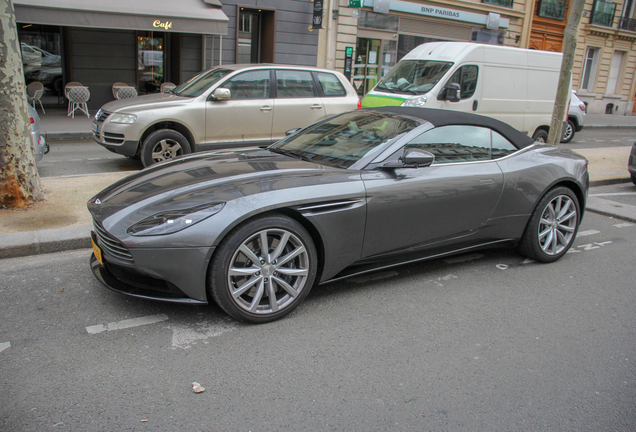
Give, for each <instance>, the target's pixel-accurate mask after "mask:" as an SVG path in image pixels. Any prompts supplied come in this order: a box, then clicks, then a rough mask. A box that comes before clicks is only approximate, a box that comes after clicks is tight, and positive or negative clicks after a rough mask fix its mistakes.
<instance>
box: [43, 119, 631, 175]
mask: <svg viewBox="0 0 636 432" xmlns="http://www.w3.org/2000/svg"><path fill="white" fill-rule="evenodd" d="M634 141H635V134H634V130H633V129H588V130H586V129H584V130H582V131H581V132H579V133H577V134H576V135H575V136H574V139H573V140H572V141H571V142H569V143H568V144H562V146H564V147H566V148H570V149H574V150H575V149H589V148H602V147H623V146H631V145H632V144H633V143H634ZM142 168H143V166H142V165H141V162H140V161H138V160H133V159H129V158H127V157H125V156H121V155H117V154H115V153H111V152H109V151H108V150H106V149H105V148H103V147H102V146H100V145H98V144H97V143H95V142H93V141H83V142H76V143H51V152H50V153H49V154H48V155H46V156H44V159H42V161H40V162H39V163H38V171H39V173H40V176H41V177H43V178H46V177H60V176H69V175H85V174H98V173H105V172H121V171H136V170H140V169H142Z"/></svg>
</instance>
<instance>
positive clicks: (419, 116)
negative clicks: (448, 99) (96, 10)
mask: <svg viewBox="0 0 636 432" xmlns="http://www.w3.org/2000/svg"><path fill="white" fill-rule="evenodd" d="M588 186H589V179H588V172H587V160H586V159H585V158H583V157H581V156H579V155H577V154H575V153H573V152H571V151H569V150H567V149H563V148H559V147H556V146H548V145H540V144H538V143H534V142H533V141H532V139H531V138H529V137H528V136H527V135H525V134H522V133H521V132H519V131H517V130H516V129H513V128H512V127H510V126H508V125H506V124H504V123H501V122H499V121H496V120H493V119H490V118H487V117H482V116H477V115H472V114H466V113H460V112H454V111H444V110H430V109H421V108H404V107H383V108H375V109H365V110H359V111H353V112H348V113H344V114H341V115H337V116H334V117H330V118H327V119H325V120H322V121H319V122H317V123H314V124H312V125H310V126H308V127H306V128H304V129H302V130H300V131H298V132H296V133H295V134H293V135H290V136H288V137H286V138H284V139H282V140H281V141H279V142H277V143H275V144H273V145H271V146H270V147H268V148H253V149H238V150H233V151H219V152H208V153H200V154H193V155H188V156H184V157H182V158H177V159H175V160H173V161H170V162H165V163H162V164H159V165H156V166H153V167H149V168H147V169H145V170H143V171H141V172H140V173H138V174H134V175H132V176H130V177H128V178H126V179H123V180H121V181H119V182H118V183H115V184H113V185H112V186H110V187H109V188H107V189H105V190H104V191H102V192H100V193H99V194H97V195H96V196H95V197H93V198H92V199H91V200H90V201H89V203H88V208H89V210H90V212H91V214H92V216H93V219H94V227H95V231H94V233H93V242H94V254H93V255H92V257H91V266H92V269H93V272H94V274H95V275H96V276H97V278H98V279H99V280H101V281H102V282H103V283H104V284H105V285H106V286H108V287H109V288H111V289H113V290H115V291H118V292H122V293H126V294H129V295H133V296H137V297H143V298H153V299H157V300H164V301H173V302H182V303H206V302H210V301H215V302H216V303H217V304H219V305H220V306H221V307H222V308H223V309H224V310H225V311H226V312H227V313H228V314H230V315H231V316H233V317H234V318H237V319H240V320H246V321H251V322H257V323H258V322H267V321H272V320H275V319H278V318H280V317H282V316H284V315H286V314H287V313H289V312H290V311H292V310H293V309H294V308H295V307H296V306H298V304H299V303H300V302H302V300H303V299H304V298H305V297H306V296H307V294H308V293H309V290H310V289H311V287H312V285H314V283H320V284H322V283H326V282H330V281H334V280H338V279H342V278H345V277H348V276H352V275H357V274H361V273H366V272H370V271H373V270H377V269H379V268H387V267H390V266H394V265H399V264H403V263H406V262H414V261H417V260H423V259H429V258H433V257H440V256H446V255H450V254H456V253H463V252H466V251H471V250H475V249H478V248H487V247H499V246H515V247H517V249H518V250H519V251H520V253H521V254H523V255H525V256H527V257H530V258H532V259H535V260H537V261H540V262H551V261H555V260H557V259H559V258H561V257H562V256H563V255H564V254H565V253H566V252H567V251H568V249H569V248H570V246H571V245H572V243H573V241H574V238H575V236H576V233H577V230H578V227H579V224H580V222H581V218H582V216H583V212H584V208H585V200H586V197H587V191H588Z"/></svg>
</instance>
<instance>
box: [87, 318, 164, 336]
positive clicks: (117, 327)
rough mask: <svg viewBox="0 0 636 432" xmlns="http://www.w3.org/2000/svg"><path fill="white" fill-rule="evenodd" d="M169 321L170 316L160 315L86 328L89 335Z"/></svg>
mask: <svg viewBox="0 0 636 432" xmlns="http://www.w3.org/2000/svg"><path fill="white" fill-rule="evenodd" d="M167 319H168V315H166V314H159V315H150V316H146V317H140V318H133V319H128V320H123V321H119V322H112V323H108V324H98V325H94V326H89V327H86V331H87V332H88V334H97V333H101V332H104V331H111V330H123V329H127V328H131V327H139V326H142V325H147V324H155V323H158V322H161V321H166V320H167Z"/></svg>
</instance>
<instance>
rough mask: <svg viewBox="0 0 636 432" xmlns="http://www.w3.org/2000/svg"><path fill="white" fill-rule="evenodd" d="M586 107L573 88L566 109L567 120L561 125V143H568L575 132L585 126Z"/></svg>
mask: <svg viewBox="0 0 636 432" xmlns="http://www.w3.org/2000/svg"><path fill="white" fill-rule="evenodd" d="M586 113H587V107H586V105H585V102H583V101H582V100H581V99H579V97H578V95H577V94H576V92H575V91H574V90H572V92H571V94H570V108H569V109H568V121H567V122H566V124H565V125H564V126H563V138H562V139H561V142H562V143H569V142H570V141H572V138H574V134H575V133H576V132H580V131H581V130H582V129H583V126H585V114H586Z"/></svg>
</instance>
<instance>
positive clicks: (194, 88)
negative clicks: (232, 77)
mask: <svg viewBox="0 0 636 432" xmlns="http://www.w3.org/2000/svg"><path fill="white" fill-rule="evenodd" d="M230 72H232V70H230V69H221V68H217V69H212V70H209V71H204V72H201V73H200V74H199V75H195V76H193V77H192V78H190V79H189V80H187V81H186V82H184V83H183V84H180V85H178V86H177V87H175V88H173V89H172V93H174V94H177V95H179V96H185V97H197V96H200V95H201V94H202V93H203V92H204V91H206V90H207V89H208V88H210V86H211V85H212V84H214V83H215V82H217V81H218V80H220V79H221V78H223V77H224V76H225V75H227V74H229V73H230Z"/></svg>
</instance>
